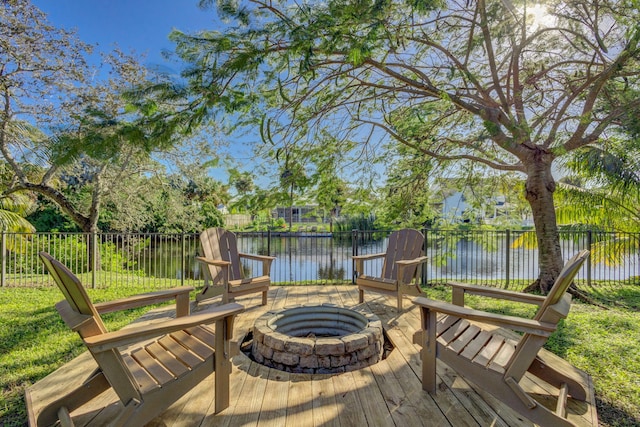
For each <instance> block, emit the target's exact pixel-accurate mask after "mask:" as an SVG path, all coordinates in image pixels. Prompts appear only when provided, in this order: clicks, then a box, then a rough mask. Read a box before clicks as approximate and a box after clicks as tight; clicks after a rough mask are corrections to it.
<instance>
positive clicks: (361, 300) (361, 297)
mask: <svg viewBox="0 0 640 427" xmlns="http://www.w3.org/2000/svg"><path fill="white" fill-rule="evenodd" d="M358 302H359V303H360V304H362V303H363V302H364V291H363V290H362V289H358Z"/></svg>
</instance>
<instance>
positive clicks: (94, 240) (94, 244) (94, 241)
mask: <svg viewBox="0 0 640 427" xmlns="http://www.w3.org/2000/svg"><path fill="white" fill-rule="evenodd" d="M89 238H90V239H91V288H93V289H95V287H96V267H97V266H98V233H96V232H95V231H93V232H92V233H91V235H90V236H89Z"/></svg>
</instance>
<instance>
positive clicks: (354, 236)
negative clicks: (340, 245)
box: [351, 230, 358, 285]
mask: <svg viewBox="0 0 640 427" xmlns="http://www.w3.org/2000/svg"><path fill="white" fill-rule="evenodd" d="M357 255H358V230H351V270H352V271H353V273H352V274H351V284H352V285H355V284H356V275H357V274H358V272H357V271H356V261H355V260H354V259H353V257H354V256H357Z"/></svg>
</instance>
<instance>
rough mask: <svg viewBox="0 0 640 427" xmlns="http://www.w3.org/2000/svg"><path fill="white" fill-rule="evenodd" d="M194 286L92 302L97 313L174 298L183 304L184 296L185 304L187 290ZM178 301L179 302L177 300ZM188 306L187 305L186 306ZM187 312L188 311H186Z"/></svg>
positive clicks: (187, 298)
mask: <svg viewBox="0 0 640 427" xmlns="http://www.w3.org/2000/svg"><path fill="white" fill-rule="evenodd" d="M194 289H195V288H193V287H191V286H182V287H179V288H172V289H164V290H161V291H155V292H148V293H144V294H139V295H133V296H130V297H127V298H122V299H117V300H113V301H105V302H100V303H97V304H94V306H95V308H96V310H98V313H100V314H103V313H111V312H114V311H120V310H128V309H130V308H138V307H144V306H147V305H152V304H157V303H160V302H163V301H171V300H176V302H177V303H178V304H184V301H180V300H184V299H185V298H186V303H187V305H188V304H189V292H191V291H193V290H194ZM179 301H180V302H179ZM187 308H188V307H187ZM187 314H188V312H187Z"/></svg>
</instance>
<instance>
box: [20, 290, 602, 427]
mask: <svg viewBox="0 0 640 427" xmlns="http://www.w3.org/2000/svg"><path fill="white" fill-rule="evenodd" d="M260 298H261V297H260V294H256V295H255V296H248V297H246V298H238V299H237V302H239V303H240V304H243V305H245V307H246V308H247V309H246V311H245V312H244V313H243V314H241V315H240V316H239V317H238V319H237V321H236V324H235V325H234V334H235V336H234V339H238V340H239V339H241V338H242V336H244V335H245V334H246V333H247V332H248V331H249V330H250V329H251V327H252V325H253V322H254V320H255V319H256V318H257V317H258V316H260V315H261V314H263V313H264V312H265V311H267V310H272V309H280V308H283V307H286V306H291V305H299V304H315V303H323V302H331V303H334V304H341V305H344V306H347V307H352V308H355V309H356V310H360V311H363V312H373V313H375V314H376V315H377V316H378V317H379V318H380V319H381V320H382V323H383V325H384V327H385V330H386V332H387V336H388V338H389V339H390V340H391V341H392V343H393V345H394V346H395V349H394V350H393V351H392V352H391V353H390V355H389V356H388V357H387V358H386V359H385V360H383V361H381V362H379V363H377V364H376V365H373V366H370V367H368V368H364V369H361V370H358V371H355V372H348V373H342V374H333V375H308V374H289V373H286V372H282V371H278V370H275V369H270V368H267V367H264V366H262V365H259V364H257V363H255V362H252V361H251V360H250V359H249V358H248V357H247V356H245V355H244V354H242V353H240V354H238V355H236V356H235V357H234V358H233V371H232V373H231V379H230V381H231V390H230V395H231V400H230V406H229V408H227V409H226V410H224V411H223V412H221V413H220V414H217V415H214V411H213V410H214V405H213V375H212V376H210V377H209V378H208V379H207V380H206V381H204V382H203V383H201V384H200V385H199V386H198V387H196V388H194V389H193V390H192V391H190V392H189V393H187V394H186V395H185V396H184V397H183V398H182V399H180V400H179V401H178V402H176V403H175V404H174V405H173V406H171V407H170V408H169V409H168V410H167V411H166V412H165V413H163V414H162V415H161V416H160V417H158V418H157V419H155V420H153V421H152V422H151V423H150V424H148V425H149V426H157V427H160V426H185V427H187V426H188V427H192V426H250V425H258V426H295V427H298V426H365V425H368V426H402V427H413V426H420V425H425V426H426V425H429V426H447V425H451V426H456V427H458V426H505V427H507V426H530V425H531V423H530V422H528V421H526V420H523V419H522V417H520V416H519V415H517V414H516V413H514V412H513V411H511V410H510V409H509V408H507V407H505V406H504V405H502V404H501V403H500V402H498V401H496V399H494V398H493V397H491V396H490V395H488V394H487V393H485V392H483V391H482V389H481V387H479V386H477V385H475V384H468V383H467V382H465V381H463V380H462V379H461V378H459V377H458V376H457V375H456V373H455V372H454V371H452V370H451V369H449V368H448V367H447V366H445V365H444V364H442V363H440V362H438V376H439V378H438V381H439V390H438V392H437V394H436V395H430V394H428V393H426V392H424V391H423V390H422V388H421V381H420V375H421V366H420V357H419V350H420V349H419V347H417V346H416V345H414V344H412V337H413V333H414V332H415V331H416V329H417V328H418V326H419V321H420V319H419V312H418V310H417V308H416V307H414V306H413V305H412V304H411V303H410V302H409V301H408V300H407V301H406V302H405V307H406V308H405V310H404V312H403V313H402V314H401V315H398V314H397V312H396V310H395V305H396V301H395V298H393V297H385V296H383V295H378V294H371V293H370V294H367V295H366V297H365V300H366V302H365V303H364V304H358V301H357V289H356V288H355V287H354V286H292V287H272V288H271V290H270V291H269V303H268V304H267V306H260V305H259V304H260ZM217 304H218V302H215V301H214V302H212V303H209V304H207V303H206V302H205V303H201V304H200V306H199V307H198V308H196V309H195V310H194V311H198V310H206V309H207V308H208V307H211V306H212V305H217ZM167 315H168V311H167V310H156V311H154V312H152V313H150V314H149V315H148V316H145V317H144V318H143V319H141V321H153V320H154V319H157V318H163V317H165V316H167ZM559 363H566V362H564V361H562V360H561V359H559ZM94 366H95V363H94V362H93V359H92V358H91V357H90V356H89V354H88V353H84V354H83V355H81V356H79V357H77V358H76V359H74V360H73V361H71V362H69V363H67V364H66V365H64V366H63V367H61V368H60V369H58V370H57V371H55V372H53V373H52V374H50V375H49V376H47V377H46V378H44V379H42V380H41V381H39V382H38V383H36V384H34V385H33V386H32V387H30V388H29V389H28V390H27V407H28V411H29V414H30V416H33V414H35V413H38V411H39V408H41V407H42V406H43V405H46V403H47V402H49V401H51V400H52V399H53V398H54V397H56V396H59V395H60V394H61V390H60V388H61V387H65V386H67V385H68V384H69V379H70V378H81V377H82V376H81V375H80V373H85V374H88V373H89V372H90V371H91V369H92V367H94ZM214 375H215V374H214ZM584 381H585V384H586V388H587V389H588V390H589V391H590V399H589V401H588V402H577V401H572V400H571V399H569V403H568V411H569V415H568V418H569V419H570V420H571V421H572V422H574V423H575V424H576V425H579V426H597V425H598V420H597V414H596V408H595V401H594V396H593V384H592V383H591V379H590V377H589V376H588V375H586V374H584ZM526 386H527V387H528V391H529V392H530V393H531V394H532V395H533V396H534V397H536V398H537V399H538V400H539V401H541V402H543V404H545V405H547V406H549V407H551V408H555V400H554V399H552V398H548V397H546V396H547V395H551V396H555V395H557V389H554V388H553V387H551V386H549V385H548V384H546V383H541V382H540V381H539V380H537V379H529V378H527V379H526ZM114 402H117V399H116V397H115V394H114V393H113V392H112V391H107V392H105V393H103V394H102V395H100V396H98V397H97V398H95V399H94V400H93V401H92V402H90V404H91V405H85V407H83V408H81V410H78V411H76V412H75V413H72V414H71V415H72V416H74V421H75V422H76V425H90V426H101V425H105V424H106V423H107V422H108V420H109V419H110V418H112V417H111V415H110V414H113V411H117V410H118V405H119V404H118V403H114ZM103 408H104V409H103Z"/></svg>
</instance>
